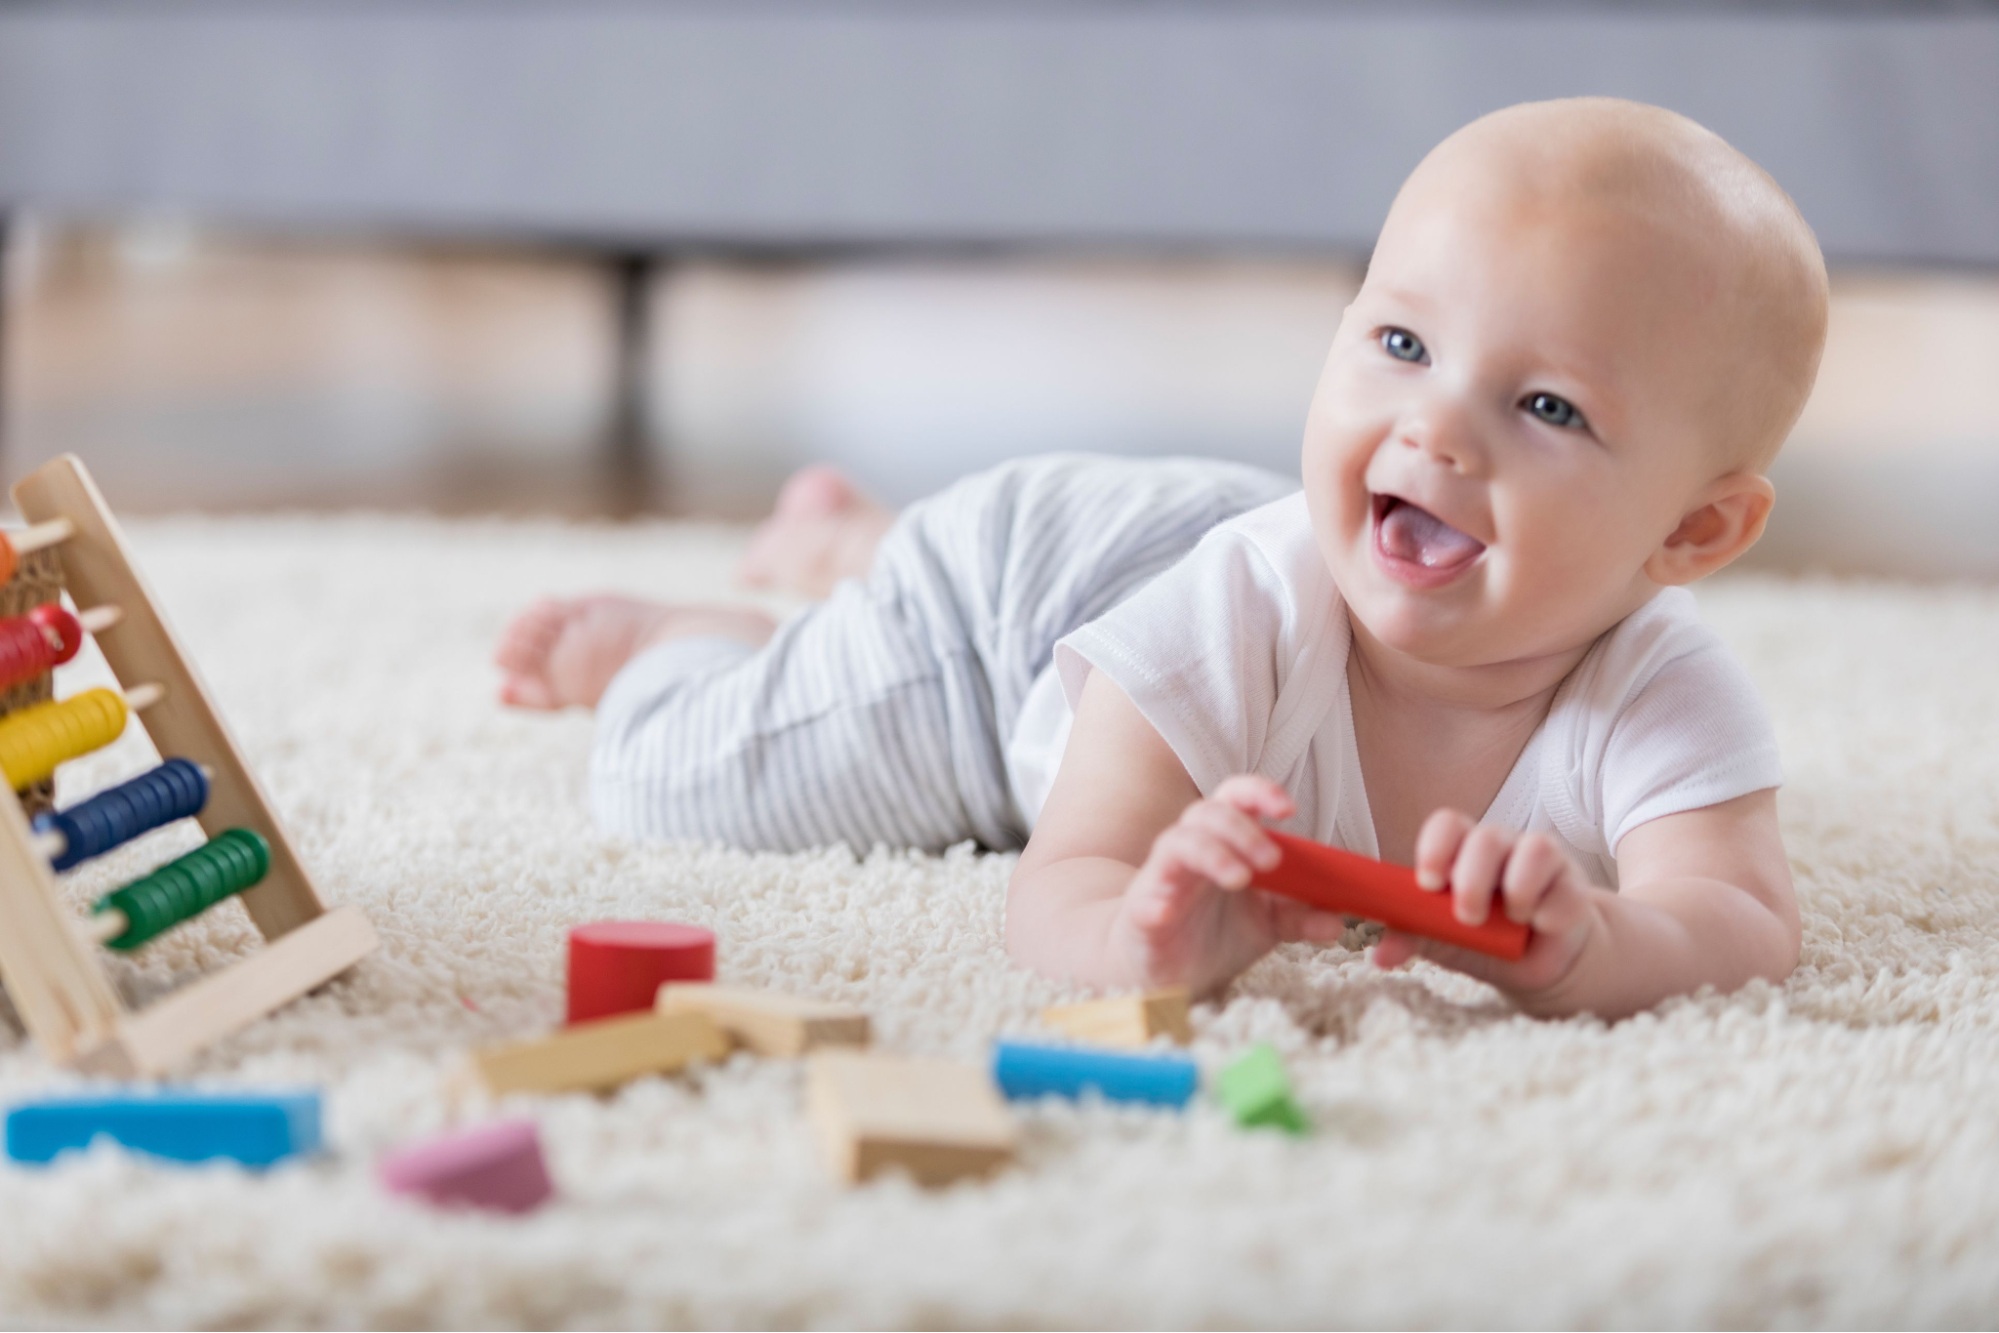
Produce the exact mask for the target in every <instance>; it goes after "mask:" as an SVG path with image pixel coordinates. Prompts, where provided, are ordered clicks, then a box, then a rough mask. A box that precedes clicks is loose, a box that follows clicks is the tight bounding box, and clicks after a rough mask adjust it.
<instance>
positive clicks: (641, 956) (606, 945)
mask: <svg viewBox="0 0 1999 1333" xmlns="http://www.w3.org/2000/svg"><path fill="white" fill-rule="evenodd" d="M714 979H715V933H714V932H713V931H711V930H704V929H702V928H701V927H700V926H683V925H679V924H676V923H675V922H671V921H595V922H592V923H591V924H589V925H587V926H577V927H575V928H574V929H573V930H571V931H570V932H569V1021H570V1022H572V1023H585V1022H588V1021H589V1020H591V1019H593V1018H609V1017H611V1016H612V1015H614V1014H629V1013H638V1012H643V1011H645V1010H649V1009H651V1008H652V1007H653V1001H654V999H655V997H657V996H658V994H659V988H660V987H661V986H663V985H665V984H666V983H667V982H669V981H713V980H714Z"/></svg>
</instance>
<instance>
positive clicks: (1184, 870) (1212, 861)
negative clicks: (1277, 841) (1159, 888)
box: [1154, 823, 1253, 889]
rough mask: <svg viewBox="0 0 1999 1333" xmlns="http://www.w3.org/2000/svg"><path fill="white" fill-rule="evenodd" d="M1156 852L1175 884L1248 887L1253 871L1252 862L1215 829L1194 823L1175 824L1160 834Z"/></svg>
mask: <svg viewBox="0 0 1999 1333" xmlns="http://www.w3.org/2000/svg"><path fill="white" fill-rule="evenodd" d="M1154 851H1155V853H1157V854H1158V855H1159V856H1160V857H1161V866H1160V869H1161V871H1162V872H1163V873H1164V874H1165V876H1166V877H1167V878H1169V879H1171V880H1173V881H1174V882H1176V883H1183V884H1191V883H1196V882H1198V883H1202V884H1219V885H1221V886H1222V887H1223V888H1225V889H1240V888H1245V887H1247V886H1248V884H1249V878H1250V875H1251V874H1252V873H1253V872H1252V870H1251V868H1250V865H1249V862H1247V861H1246V860H1244V859H1243V858H1242V856H1240V855H1239V854H1238V853H1237V852H1236V850H1235V849H1234V848H1233V847H1231V846H1229V844H1228V843H1227V842H1226V841H1224V840H1223V839H1222V838H1221V837H1220V836H1218V835H1217V834H1216V833H1214V832H1213V831H1212V830H1210V829H1207V828H1203V827H1201V826H1200V825H1199V824H1195V823H1180V824H1175V825H1174V826H1173V827H1172V828H1170V829H1167V830H1166V832H1164V833H1162V834H1160V835H1159V841H1158V842H1157V843H1155V844H1154Z"/></svg>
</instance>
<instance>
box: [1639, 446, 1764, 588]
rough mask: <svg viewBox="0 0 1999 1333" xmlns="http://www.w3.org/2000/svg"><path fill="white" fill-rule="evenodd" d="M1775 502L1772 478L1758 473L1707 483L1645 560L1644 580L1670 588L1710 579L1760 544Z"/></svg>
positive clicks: (1733, 475) (1738, 474) (1722, 478)
mask: <svg viewBox="0 0 1999 1333" xmlns="http://www.w3.org/2000/svg"><path fill="white" fill-rule="evenodd" d="M1776 499H1777V492H1776V489H1775V488H1774V487H1772V486H1771V485H1770V479H1769V478H1768V477H1765V476H1762V475H1760V474H1758V473H1754V472H1731V473H1729V474H1728V475H1727V476H1725V477H1719V478H1717V479H1716V480H1714V481H1712V482H1710V483H1708V485H1707V487H1706V488H1705V489H1704V490H1702V491H1701V492H1700V493H1699V494H1698V495H1697V496H1695V497H1694V503H1693V505H1692V506H1691V507H1690V508H1689V509H1688V510H1687V512H1686V513H1685V514H1683V515H1681V517H1680V525H1679V526H1678V527H1677V528H1674V529H1673V531H1672V533H1671V535H1669V536H1668V537H1667V538H1666V540H1665V541H1664V542H1662V543H1661V544H1660V546H1659V549H1658V550H1656V551H1654V552H1653V553H1652V558H1651V559H1649V560H1647V561H1646V562H1645V573H1646V576H1647V577H1649V578H1650V579H1651V580H1652V581H1653V582H1654V583H1658V584H1663V585H1666V586H1669V587H1670V586H1677V585H1679V584H1683V583H1692V582H1693V581H1694V580H1696V579H1703V578H1706V577H1707V576H1708V575H1709V574H1712V573H1714V572H1715V571H1716V570H1717V569H1720V568H1721V567H1722V566H1723V565H1726V564H1727V563H1728V562H1729V561H1731V560H1733V559H1735V557H1737V556H1739V555H1741V554H1742V553H1743V552H1744V551H1746V550H1748V549H1749V548H1750V547H1752V546H1754V545H1755V544H1756V539H1757V538H1758V537H1761V536H1762V535H1763V525H1764V524H1765V523H1767V522H1769V521H1770V506H1771V505H1772V504H1774V503H1776Z"/></svg>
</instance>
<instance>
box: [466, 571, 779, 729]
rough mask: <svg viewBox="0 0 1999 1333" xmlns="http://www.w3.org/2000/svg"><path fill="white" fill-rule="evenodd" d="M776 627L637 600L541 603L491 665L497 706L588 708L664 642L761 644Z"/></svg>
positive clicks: (519, 621) (723, 610) (735, 614)
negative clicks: (711, 638) (496, 672)
mask: <svg viewBox="0 0 1999 1333" xmlns="http://www.w3.org/2000/svg"><path fill="white" fill-rule="evenodd" d="M776 627H777V622H776V621H774V620H772V619H771V618H770V617H769V616H767V615H765V614H764V613H763V612H761V611H749V610H744V609H741V608H738V607H728V606H668V605H664V604H662V603H659V602H645V601H640V600H639V599H638V598H636V597H617V596H612V595H609V594H602V595H598V596H594V597H572V598H566V599H557V598H547V599H544V600H542V601H539V602H536V603H535V604H534V605H533V606H530V607H529V608H528V609H527V610H525V611H523V612H521V613H520V614H519V615H518V616H515V617H514V620H513V623H512V624H510V625H508V626H507V628H506V631H505V632H504V633H502V634H501V635H500V643H499V646H498V647H497V648H496V649H494V651H493V662H494V664H495V665H496V666H498V667H499V668H500V670H501V672H503V673H504V675H503V678H502V680H501V681H500V701H501V702H502V703H507V704H512V705H513V706H514V707H516V708H545V709H555V708H569V707H572V706H581V707H584V708H595V707H596V706H597V700H599V699H600V698H602V697H603V695H604V690H605V688H606V687H607V686H608V685H610V683H611V677H613V676H615V675H617V674H618V669H619V668H620V667H622V666H624V664H625V663H627V662H629V661H631V659H632V658H633V657H634V656H636V655H637V654H638V653H639V652H641V651H642V650H644V649H646V648H649V647H651V646H652V645H653V644H655V643H659V642H662V641H664V640H666V639H674V638H686V637H689V636H692V635H716V636H719V637H723V638H730V639H741V640H742V641H743V642H744V643H748V644H752V645H755V644H761V643H763V642H764V641H765V640H767V639H769V638H770V636H771V632H772V630H774V629H775V628H776Z"/></svg>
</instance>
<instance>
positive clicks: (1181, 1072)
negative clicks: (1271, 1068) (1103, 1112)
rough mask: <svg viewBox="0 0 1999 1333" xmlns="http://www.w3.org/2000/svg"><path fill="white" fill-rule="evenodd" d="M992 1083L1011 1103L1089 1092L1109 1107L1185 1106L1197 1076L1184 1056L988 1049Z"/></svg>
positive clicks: (1001, 1045)
mask: <svg viewBox="0 0 1999 1333" xmlns="http://www.w3.org/2000/svg"><path fill="white" fill-rule="evenodd" d="M993 1082H994V1083H996V1084H998V1085H999V1090H1000V1091H1001V1092H1003V1093H1005V1094H1006V1095H1007V1096H1008V1097H1009V1098H1011V1099H1013V1100H1016V1101H1018V1100H1020V1099H1023V1098H1029V1097H1049V1096H1054V1097H1081V1096H1083V1095H1084V1094H1085V1093H1090V1092H1094V1093H1096V1094H1097V1095H1098V1096H1100V1097H1104V1098H1106V1099H1108V1100H1110V1101H1114V1102H1150V1103H1152V1104H1153V1105H1155V1106H1175V1107H1178V1106H1185V1105H1186V1104H1187V1100H1188V1098H1190V1097H1192V1096H1193V1095H1194V1089H1195V1088H1196V1087H1198V1086H1199V1085H1200V1082H1201V1073H1200V1070H1199V1068H1197V1067H1196V1066H1195V1064H1194V1062H1193V1061H1192V1060H1189V1059H1188V1058H1187V1057H1186V1056H1184V1055H1133V1054H1130V1053H1128V1052H1125V1051H1106V1050H1100V1049H1098V1048H1096V1047H1092V1046H1044V1045H1041V1044H1039V1043H1036V1042H1026V1041H996V1042H994V1043H993Z"/></svg>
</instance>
